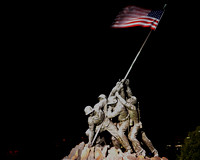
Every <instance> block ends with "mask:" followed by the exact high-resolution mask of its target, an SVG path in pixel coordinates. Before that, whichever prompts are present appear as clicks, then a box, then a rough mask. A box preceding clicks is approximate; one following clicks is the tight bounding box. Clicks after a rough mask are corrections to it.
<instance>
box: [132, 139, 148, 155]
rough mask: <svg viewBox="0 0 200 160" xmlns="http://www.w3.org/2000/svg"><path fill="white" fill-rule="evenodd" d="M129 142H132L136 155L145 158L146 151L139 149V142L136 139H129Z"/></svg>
mask: <svg viewBox="0 0 200 160" xmlns="http://www.w3.org/2000/svg"><path fill="white" fill-rule="evenodd" d="M131 141H132V145H133V149H134V150H135V152H136V155H137V156H139V155H142V156H144V157H145V156H146V151H145V150H144V149H143V148H142V147H141V145H140V142H139V141H138V140H137V139H136V138H134V139H131Z"/></svg>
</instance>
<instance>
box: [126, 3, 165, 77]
mask: <svg viewBox="0 0 200 160" xmlns="http://www.w3.org/2000/svg"><path fill="white" fill-rule="evenodd" d="M166 6H167V4H165V5H164V7H163V10H164V11H163V13H162V15H161V18H162V16H163V14H164V12H165V8H166ZM161 18H160V20H161ZM159 22H160V21H159ZM159 22H158V23H159ZM151 32H152V29H151V30H150V32H149V34H148V35H147V37H146V39H145V40H144V42H143V44H142V46H141V47H140V50H139V51H138V53H137V55H136V56H135V59H134V60H133V62H132V64H131V66H130V67H129V70H128V71H127V73H126V75H125V77H124V80H125V79H126V78H127V76H128V74H129V72H130V71H131V69H132V67H133V65H134V63H135V61H136V60H137V58H138V56H139V54H140V52H141V50H142V48H143V47H144V45H145V43H146V41H147V39H148V38H149V36H150V34H151Z"/></svg>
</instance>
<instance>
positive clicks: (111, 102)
mask: <svg viewBox="0 0 200 160" xmlns="http://www.w3.org/2000/svg"><path fill="white" fill-rule="evenodd" d="M115 103H117V99H116V97H115V96H110V97H109V98H108V103H107V104H115Z"/></svg>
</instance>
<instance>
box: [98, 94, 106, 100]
mask: <svg viewBox="0 0 200 160" xmlns="http://www.w3.org/2000/svg"><path fill="white" fill-rule="evenodd" d="M98 98H103V99H104V98H106V95H105V94H100V95H99V97H98Z"/></svg>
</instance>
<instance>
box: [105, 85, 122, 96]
mask: <svg viewBox="0 0 200 160" xmlns="http://www.w3.org/2000/svg"><path fill="white" fill-rule="evenodd" d="M122 87H123V83H122V82H117V84H116V85H115V87H114V88H113V89H112V90H111V92H110V94H109V96H108V97H110V96H114V95H115V93H116V92H118V91H119V90H121V88H122Z"/></svg>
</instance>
